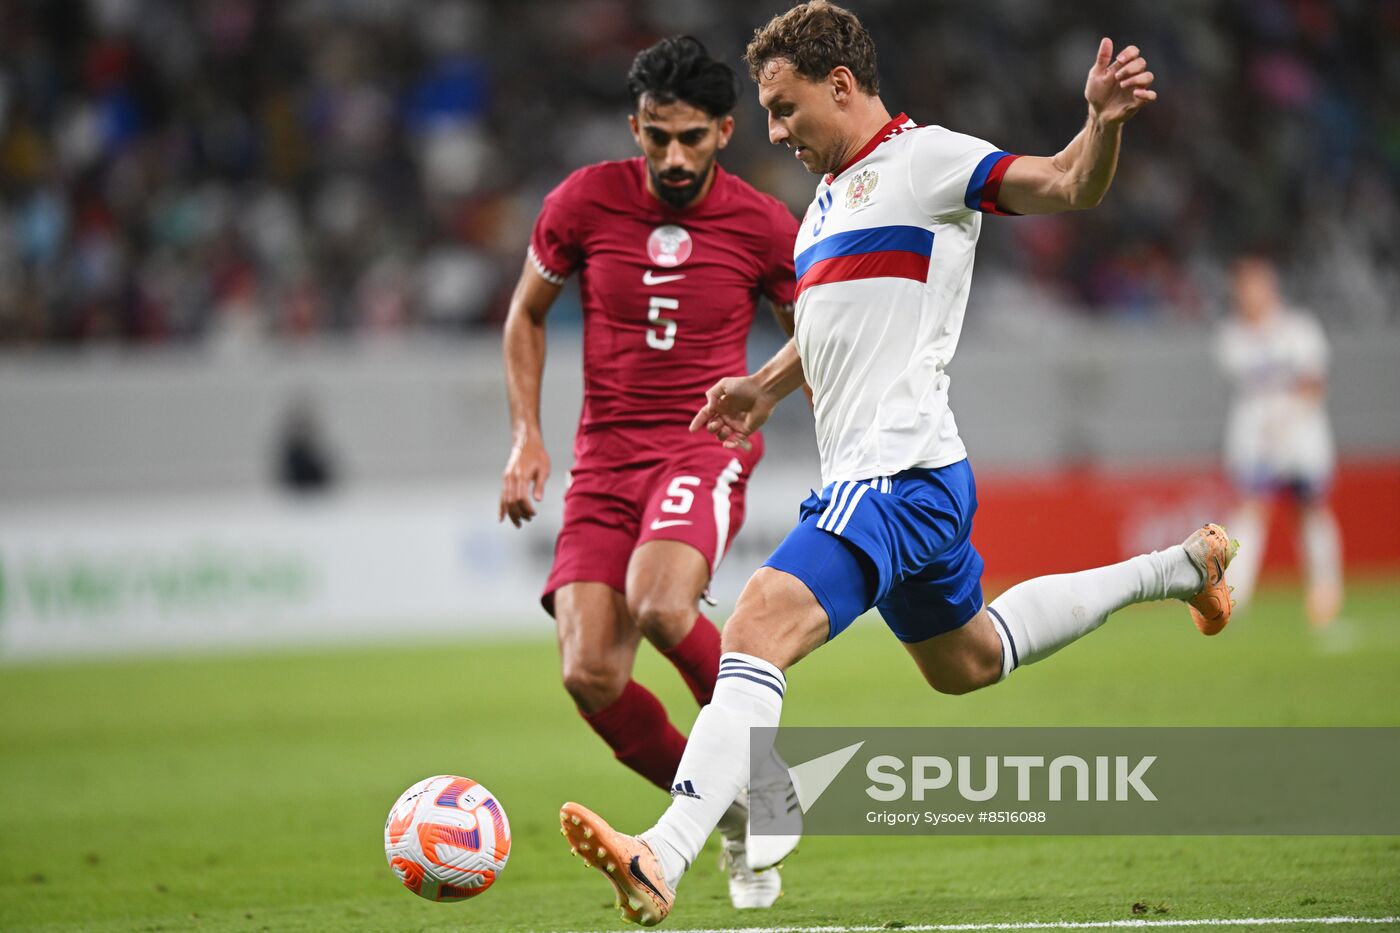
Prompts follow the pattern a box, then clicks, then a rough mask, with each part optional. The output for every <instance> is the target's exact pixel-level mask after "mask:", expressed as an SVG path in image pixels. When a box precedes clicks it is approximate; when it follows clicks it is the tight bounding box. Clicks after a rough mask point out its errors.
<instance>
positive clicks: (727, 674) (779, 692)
mask: <svg viewBox="0 0 1400 933" xmlns="http://www.w3.org/2000/svg"><path fill="white" fill-rule="evenodd" d="M726 677H742V678H744V679H745V680H751V681H753V682H754V683H756V684H763V686H765V687H767V688H768V689H769V690H772V691H773V692H774V693H776V694H777V695H778V698H779V699H782V697H783V690H782V688H781V687H779V686H778V685H777V684H775V683H773V681H771V680H763V679H762V678H759V677H750V676H749V675H748V674H743V673H740V672H738V671H721V672H720V675H719V676H718V677H716V678H715V680H716V681H721V680H724V679H725V678H726Z"/></svg>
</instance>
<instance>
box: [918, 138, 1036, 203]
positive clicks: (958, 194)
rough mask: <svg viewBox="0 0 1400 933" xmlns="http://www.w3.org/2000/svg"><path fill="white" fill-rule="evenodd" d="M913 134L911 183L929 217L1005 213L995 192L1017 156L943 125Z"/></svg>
mask: <svg viewBox="0 0 1400 933" xmlns="http://www.w3.org/2000/svg"><path fill="white" fill-rule="evenodd" d="M910 135H911V136H912V137H913V139H912V140H911V142H910V145H911V146H912V151H911V155H910V159H909V186H910V188H911V189H912V190H913V192H914V203H916V204H917V205H918V206H919V209H920V210H922V211H924V212H925V213H927V214H928V216H930V217H946V216H949V215H951V214H957V213H966V212H969V211H979V210H980V211H986V212H988V213H995V214H1001V213H1006V212H1005V211H1001V210H998V209H997V207H996V196H997V192H998V191H999V190H1000V188H1001V177H1002V175H1003V174H1004V173H1005V171H1006V167H1007V166H1008V165H1010V164H1011V162H1013V161H1015V159H1016V158H1017V157H1016V156H1014V155H1012V154H1011V153H1009V152H1004V151H1003V150H1000V149H998V148H997V147H996V146H993V145H992V144H991V143H989V142H987V141H986V140H984V139H978V138H977V137H976V136H967V135H964V134H963V133H954V132H953V131H952V130H946V129H944V128H943V127H941V126H923V127H919V128H918V129H916V130H913V131H911V133H910Z"/></svg>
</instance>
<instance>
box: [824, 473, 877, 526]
mask: <svg viewBox="0 0 1400 933" xmlns="http://www.w3.org/2000/svg"><path fill="white" fill-rule="evenodd" d="M869 491H870V487H869V486H867V485H865V484H862V485H861V487H860V489H858V490H856V494H855V495H854V496H852V497H851V504H850V505H848V506H846V513H845V514H844V515H842V516H841V523H840V524H839V525H837V526H836V527H835V528H833V529H831V531H832V534H838V535H839V534H840V533H841V532H843V531H845V530H846V526H847V525H848V524H850V521H851V516H852V515H854V514H856V506H858V505H860V500H861V497H863V496H864V495H865V494H866V493H867V492H869Z"/></svg>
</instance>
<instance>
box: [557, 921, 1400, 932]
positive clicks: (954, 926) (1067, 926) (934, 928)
mask: <svg viewBox="0 0 1400 933" xmlns="http://www.w3.org/2000/svg"><path fill="white" fill-rule="evenodd" d="M1298 924H1305V925H1309V926H1314V925H1315V926H1381V925H1386V924H1389V925H1396V924H1400V917H1224V918H1218V919H1209V920H1205V919H1202V920H1086V921H1070V920H1043V921H1027V922H1024V923H921V924H910V925H908V926H899V927H890V926H877V927H876V926H859V927H830V926H828V927H730V928H727V929H720V928H714V929H708V928H707V929H693V928H692V929H688V930H676V933H889V931H892V930H893V931H900V933H976V931H981V930H986V931H993V930H1142V929H1156V928H1159V927H1160V928H1167V927H1171V928H1179V927H1246V926H1294V925H1298ZM570 933H578V931H570ZM609 933H612V931H609Z"/></svg>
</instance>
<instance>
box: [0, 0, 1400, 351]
mask: <svg viewBox="0 0 1400 933" xmlns="http://www.w3.org/2000/svg"><path fill="white" fill-rule="evenodd" d="M785 5H786V4H785V3H783V2H781V0H779V2H771V3H766V4H758V5H754V4H752V3H750V2H741V0H522V2H484V0H280V2H279V0H87V2H81V0H6V2H3V3H0V346H10V347H15V346H39V345H64V344H90V343H106V344H110V343H170V342H183V343H199V344H204V345H213V346H234V347H236V346H240V345H244V344H249V343H263V342H266V341H269V340H273V341H294V340H297V339H301V338H304V337H307V336H311V335H322V334H331V335H356V336H361V335H378V334H393V333H400V332H404V331H417V332H421V331H429V332H433V333H466V332H470V331H473V330H478V329H484V328H490V327H492V326H494V325H495V324H496V323H498V322H499V321H500V319H501V318H502V316H503V312H504V306H505V302H506V299H507V297H508V292H509V289H510V287H511V285H512V283H513V281H514V278H515V275H516V272H517V270H518V269H519V266H520V263H521V261H522V256H523V253H524V245H525V242H526V239H527V236H528V233H529V228H530V224H531V222H532V221H533V218H534V214H535V212H536V210H537V209H538V206H539V202H540V199H541V198H542V197H543V195H544V194H545V192H546V191H548V190H549V188H550V187H552V186H553V185H554V184H555V183H556V182H557V181H558V180H559V179H560V178H562V177H563V175H564V174H565V173H566V172H567V171H569V170H570V169H572V168H574V167H576V166H578V165H581V164H584V163H586V162H590V161H594V160H597V159H602V158H617V157H626V156H628V155H630V154H632V152H633V148H632V142H631V139H630V137H628V135H627V133H626V126H625V123H624V122H623V116H624V114H625V112H626V109H627V104H628V101H627V100H626V98H625V92H624V90H623V80H624V75H625V72H626V69H627V66H628V64H629V63H630V60H631V57H632V55H633V54H634V53H635V52H636V50H638V49H639V48H641V47H643V46H645V45H647V44H650V43H651V42H652V41H654V40H655V39H656V38H659V37H660V36H663V35H667V34H672V33H678V32H689V33H692V34H695V35H697V36H700V37H701V38H702V39H704V40H705V41H706V42H707V43H708V44H709V45H710V47H711V49H712V50H713V51H715V52H716V53H717V54H721V55H724V56H726V57H728V58H729V60H730V61H732V62H733V63H734V64H735V67H736V70H739V71H740V72H741V75H742V64H741V62H740V56H741V53H742V49H743V45H744V43H745V41H746V40H747V38H748V36H749V35H750V34H751V32H752V30H753V28H754V27H756V26H758V25H761V23H762V22H763V21H765V20H766V19H767V17H768V16H769V15H771V14H772V13H774V12H777V11H778V10H779V9H781V8H782V7H783V6H785ZM850 5H851V6H852V8H854V9H856V10H857V11H858V12H859V13H860V14H861V15H862V16H863V17H864V18H865V20H866V21H867V23H868V25H869V26H870V27H871V29H872V31H873V33H874V35H875V37H876V40H877V43H878V47H879V49H880V53H881V62H880V64H881V73H882V80H883V82H884V87H883V89H882V90H883V96H884V98H885V101H886V103H888V104H889V105H890V106H891V108H892V110H901V109H902V110H905V111H907V112H908V113H909V114H910V115H911V116H912V117H914V118H915V119H916V120H918V121H920V122H927V123H940V124H943V125H946V126H949V127H952V128H954V129H957V130H960V131H962V132H968V133H972V134H975V135H979V136H983V137H986V138H988V139H990V140H992V141H993V142H995V143H997V144H998V145H1000V146H1002V147H1003V148H1006V149H1009V150H1012V151H1019V152H1032V153H1037V154H1049V153H1052V152H1054V151H1056V150H1057V149H1058V148H1059V147H1060V146H1062V145H1063V144H1064V143H1065V142H1066V141H1068V140H1069V138H1070V137H1071V136H1072V135H1073V133H1074V131H1075V130H1076V129H1077V126H1078V123H1079V121H1080V120H1081V119H1082V113H1083V110H1082V102H1081V96H1080V95H1081V93H1082V88H1083V81H1084V75H1085V72H1086V70H1087V68H1088V66H1089V64H1090V63H1091V60H1092V57H1093V54H1094V49H1095V46H1096V41H1097V38H1098V36H1099V35H1100V34H1106V35H1110V36H1113V37H1114V38H1116V39H1130V40H1131V41H1133V42H1136V43H1137V44H1139V45H1140V46H1142V47H1143V48H1144V50H1145V51H1146V54H1147V57H1148V59H1149V62H1150V63H1151V67H1152V68H1153V70H1154V72H1155V73H1156V74H1157V76H1158V80H1157V87H1158V89H1159V90H1160V93H1161V95H1162V100H1161V101H1160V102H1159V103H1158V104H1157V105H1155V106H1154V108H1152V109H1151V110H1150V111H1149V112H1148V113H1147V114H1145V115H1144V116H1143V117H1141V118H1139V119H1138V120H1137V121H1135V122H1134V124H1133V125H1132V126H1130V128H1129V131H1128V134H1127V143H1126V146H1125V151H1124V155H1123V160H1122V166H1121V172H1120V177H1119V181H1118V183H1117V185H1116V187H1115V189H1114V190H1113V192H1111V194H1110V196H1109V198H1108V200H1107V202H1106V203H1105V205H1104V206H1103V207H1102V208H1100V209H1099V210H1097V211H1094V212H1091V213H1090V214H1088V215H1082V216H1076V217H1054V218H1034V219H1025V220H1018V221H999V222H994V223H989V224H987V226H986V227H985V228H984V231H985V233H984V246H983V249H982V250H981V256H980V257H979V269H980V270H981V271H980V274H981V275H982V276H985V277H990V278H991V279H992V281H993V283H994V285H992V286H989V287H987V288H986V295H985V296H984V297H982V298H980V299H977V300H981V301H996V302H1001V303H1002V304H1009V305H1015V306H1034V307H1036V308H1041V309H1044V308H1049V309H1060V310H1063V311H1064V312H1065V313H1066V314H1070V315H1079V316H1097V317H1100V318H1107V317H1115V318H1121V317H1125V316H1129V317H1131V316H1136V317H1142V318H1146V319H1149V320H1152V321H1157V322H1175V321H1180V320H1187V321H1190V320H1209V319H1212V318H1214V317H1215V316H1217V315H1218V314H1219V313H1220V309H1221V301H1222V296H1223V271H1224V269H1225V266H1226V264H1227V263H1228V259H1229V256H1230V254H1231V253H1232V252H1233V251H1234V250H1236V249H1238V248H1239V247H1240V246H1242V245H1248V246H1252V247H1257V246H1261V245H1263V246H1268V247H1271V248H1273V249H1276V250H1278V251H1280V252H1281V254H1282V257H1283V258H1284V259H1285V261H1286V264H1287V268H1288V269H1289V270H1290V273H1291V274H1290V286H1291V291H1292V293H1293V296H1294V297H1295V298H1296V299H1298V300H1300V301H1301V302H1303V303H1305V304H1309V305H1310V306H1311V307H1312V308H1313V309H1314V310H1316V311H1317V312H1318V313H1319V314H1320V315H1321V316H1322V317H1323V318H1324V320H1325V321H1326V322H1327V323H1328V324H1329V326H1340V327H1351V328H1364V327H1375V326H1385V325H1394V324H1396V323H1397V322H1400V310H1397V301H1396V296H1400V272H1397V269H1400V262H1397V258H1400V257H1397V255H1396V253H1397V248H1400V238H1397V236H1396V233H1397V231H1400V194H1397V192H1398V191H1400V184H1398V183H1397V178H1400V110H1398V109H1397V108H1396V105H1395V102H1396V100H1400V2H1397V0H1222V2H1213V0H1174V2H1172V3H1158V2H1154V0H1122V2H1108V0H1089V2H1085V3H1080V4H1074V5H1072V6H1066V5H1064V4H1058V3H1051V2H1048V0H982V2H979V3H976V4H971V3H963V2H954V0H942V2H918V3H915V2H895V0H863V2H858V0H852V2H851V3H850ZM743 81H744V95H743V102H742V103H741V105H740V108H739V110H738V112H737V117H738V119H739V130H738V133H737V135H736V141H735V144H734V145H733V146H732V147H731V148H730V150H729V151H727V152H726V154H725V157H724V161H725V164H726V165H727V166H728V167H729V168H731V169H733V170H736V171H738V172H740V173H741V174H743V175H744V176H745V177H747V178H748V179H749V180H750V181H752V182H753V183H755V184H756V185H758V186H759V187H761V188H764V189H766V190H769V191H773V192H774V193H776V194H778V195H779V196H781V197H783V198H784V199H785V200H786V201H788V203H789V204H791V205H792V206H793V208H794V210H795V211H800V210H802V209H803V208H804V207H805V205H806V202H807V200H808V198H809V196H810V192H811V190H812V184H813V179H811V178H810V177H809V176H806V175H805V174H804V173H803V172H802V171H801V170H800V168H799V167H798V166H796V165H795V164H793V163H792V162H791V159H790V157H788V156H787V154H786V153H785V152H779V151H776V150H773V149H772V148H771V147H769V146H768V144H767V141H766V138H765V134H764V129H763V114H762V112H761V111H760V110H759V108H758V106H757V103H756V101H755V97H754V94H753V93H752V89H751V87H750V86H749V85H748V79H747V78H746V77H743ZM977 291H978V290H977V289H974V295H976V293H977Z"/></svg>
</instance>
